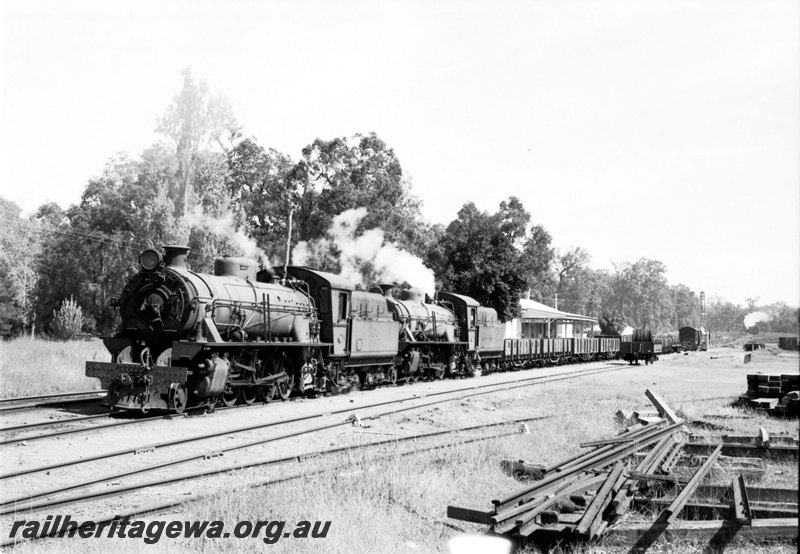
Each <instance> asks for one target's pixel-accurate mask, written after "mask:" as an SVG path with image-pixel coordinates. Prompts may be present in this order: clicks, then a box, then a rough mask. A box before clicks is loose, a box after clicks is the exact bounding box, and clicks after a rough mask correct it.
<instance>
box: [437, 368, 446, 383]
mask: <svg viewBox="0 0 800 554" xmlns="http://www.w3.org/2000/svg"><path fill="white" fill-rule="evenodd" d="M444 371H445V368H444V367H437V368H436V369H435V370H434V376H435V377H436V379H437V380H439V381H441V380H442V379H444Z"/></svg>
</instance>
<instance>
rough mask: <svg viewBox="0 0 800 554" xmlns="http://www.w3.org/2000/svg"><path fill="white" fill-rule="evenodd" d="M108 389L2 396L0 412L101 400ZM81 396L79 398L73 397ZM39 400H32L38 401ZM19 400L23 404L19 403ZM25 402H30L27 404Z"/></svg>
mask: <svg viewBox="0 0 800 554" xmlns="http://www.w3.org/2000/svg"><path fill="white" fill-rule="evenodd" d="M105 394H106V391H104V390H93V391H80V392H62V393H57V394H42V395H38V396H20V397H16V398H14V397H11V398H0V412H11V411H14V410H25V409H30V408H43V407H45V406H56V405H58V406H61V405H70V404H79V403H82V402H91V401H93V400H100V399H101V398H102V397H103V396H104V395H105ZM73 397H79V398H73ZM36 400H38V401H39V402H31V401H36ZM17 402H23V404H19V405H17V404H16V403H17ZM24 402H28V403H27V404H25V403H24Z"/></svg>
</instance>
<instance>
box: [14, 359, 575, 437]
mask: <svg viewBox="0 0 800 554" xmlns="http://www.w3.org/2000/svg"><path fill="white" fill-rule="evenodd" d="M586 371H590V370H586ZM558 375H561V374H558ZM509 382H513V381H509ZM454 390H463V389H454ZM256 407H263V404H255V405H252V404H251V405H236V406H230V407H228V406H221V407H218V408H216V410H215V411H226V410H232V409H239V408H256ZM0 411H2V409H0ZM179 415H181V414H166V415H165V416H154V417H153V418H144V419H141V420H139V421H149V420H150V419H155V418H159V417H164V418H167V417H168V416H179ZM111 416H113V413H102V414H95V415H89V416H81V417H75V418H72V419H68V420H60V421H42V422H38V423H29V424H25V425H17V426H12V427H4V428H1V429H0V432H8V431H18V430H23V429H33V428H36V427H51V426H55V425H61V424H63V423H70V422H79V421H87V420H92V419H99V418H102V417H111ZM126 424H127V423H115V424H108V425H103V426H95V427H86V428H82V429H74V430H69V431H58V432H54V433H44V434H41V435H33V436H28V437H15V438H13V439H6V440H4V441H0V446H2V445H4V444H15V443H19V442H23V441H35V440H40V439H47V438H51V437H57V436H61V435H68V434H75V433H84V432H87V431H91V430H94V429H101V428H108V427H116V426H121V425H126Z"/></svg>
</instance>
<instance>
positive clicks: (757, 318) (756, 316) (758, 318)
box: [744, 310, 772, 329]
mask: <svg viewBox="0 0 800 554" xmlns="http://www.w3.org/2000/svg"><path fill="white" fill-rule="evenodd" d="M771 318H772V316H770V315H769V314H768V313H767V312H762V311H760V310H759V311H755V312H750V313H749V314H747V315H746V316H744V326H745V329H749V328H750V327H754V326H755V325H756V324H757V323H760V322H762V321H769V320H770V319H771Z"/></svg>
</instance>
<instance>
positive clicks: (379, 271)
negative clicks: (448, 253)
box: [292, 208, 436, 296]
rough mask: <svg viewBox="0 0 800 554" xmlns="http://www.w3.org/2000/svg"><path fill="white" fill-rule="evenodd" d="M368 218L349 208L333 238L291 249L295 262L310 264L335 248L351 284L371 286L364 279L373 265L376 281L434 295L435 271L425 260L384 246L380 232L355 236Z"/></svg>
mask: <svg viewBox="0 0 800 554" xmlns="http://www.w3.org/2000/svg"><path fill="white" fill-rule="evenodd" d="M366 215H367V209H366V208H354V209H349V210H347V211H344V212H342V213H341V214H339V215H337V216H336V217H334V218H333V224H332V225H331V228H330V229H329V230H328V236H329V237H330V238H321V239H317V240H314V241H311V243H308V242H306V241H301V242H300V243H298V244H297V246H295V247H294V249H293V250H292V261H293V263H294V264H296V265H308V264H309V262H310V261H312V260H313V257H314V255H315V253H317V252H324V251H327V250H329V249H330V247H331V246H335V247H336V249H337V250H339V252H340V255H339V263H340V264H341V268H342V269H341V273H340V275H341V276H342V277H343V278H344V279H346V280H347V281H348V282H351V283H360V284H364V285H368V284H370V283H363V280H364V274H365V273H369V269H370V267H369V266H370V265H371V268H372V273H373V275H372V276H371V277H372V278H374V279H375V280H377V281H379V282H397V283H402V282H403V281H405V282H407V283H408V284H410V285H412V286H414V287H417V288H420V289H422V290H423V291H425V292H426V293H428V294H429V295H431V296H432V295H433V293H434V291H435V288H436V286H435V279H434V275H433V271H431V270H430V269H429V268H428V267H426V266H425V264H423V263H422V260H420V259H419V258H417V257H416V256H414V255H413V254H411V253H409V252H406V251H405V250H401V249H400V248H398V247H397V246H395V245H394V244H391V243H385V241H384V235H383V231H382V230H381V229H370V230H368V231H365V232H364V233H362V234H361V235H359V236H356V228H357V227H358V224H359V223H361V220H362V219H364V216H366Z"/></svg>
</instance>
